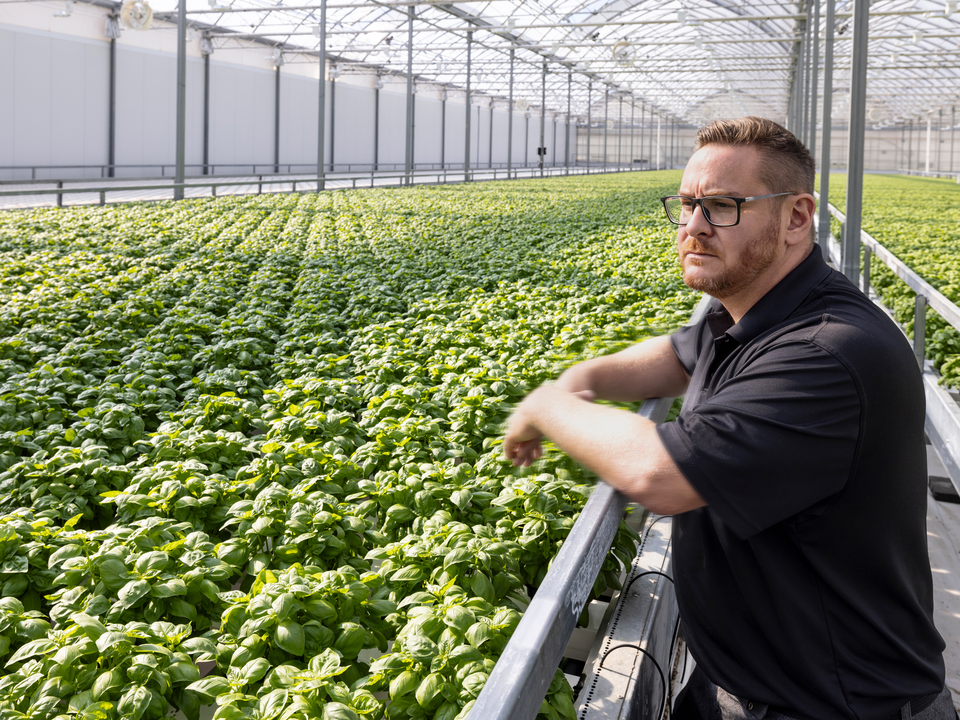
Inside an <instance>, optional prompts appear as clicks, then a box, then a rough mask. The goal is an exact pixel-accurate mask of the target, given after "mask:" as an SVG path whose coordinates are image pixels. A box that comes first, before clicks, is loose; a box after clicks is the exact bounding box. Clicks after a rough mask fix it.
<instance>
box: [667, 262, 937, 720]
mask: <svg viewBox="0 0 960 720" xmlns="http://www.w3.org/2000/svg"><path fill="white" fill-rule="evenodd" d="M672 341H673V348H674V350H675V352H676V353H677V357H678V358H679V359H680V362H681V363H682V364H683V366H684V368H685V369H686V370H687V372H688V373H689V374H690V375H691V376H692V378H691V381H690V386H689V388H688V390H687V395H686V399H685V401H684V406H683V410H682V412H681V413H680V416H679V417H678V418H677V420H676V421H675V422H672V423H667V424H664V425H661V426H660V427H659V433H660V437H661V439H662V440H663V443H664V445H665V446H666V448H667V450H668V451H669V453H670V455H671V456H672V457H673V459H674V461H675V462H676V464H677V466H678V467H679V468H680V470H681V471H682V472H683V474H684V476H685V477H686V478H687V480H689V481H690V483H691V484H692V485H693V487H694V488H696V490H697V492H699V493H700V495H701V496H702V497H703V499H704V500H705V501H706V502H707V505H706V507H703V508H700V509H697V510H692V511H690V512H686V513H682V514H681V515H678V516H676V517H675V519H674V536H673V540H674V557H675V573H676V574H675V580H676V586H677V595H678V600H679V604H680V614H681V617H682V619H683V624H684V630H685V635H686V638H687V641H688V642H689V645H690V649H691V651H692V653H693V656H694V658H695V659H696V660H697V662H698V664H699V665H700V666H701V667H702V668H703V670H704V672H705V673H706V675H707V677H709V678H710V679H711V680H712V681H713V682H714V683H715V684H717V685H719V686H720V687H722V688H724V689H725V690H727V691H728V692H731V693H733V694H735V695H737V696H739V697H742V698H747V699H750V700H753V701H756V702H759V703H765V704H768V705H773V706H775V707H777V708H779V709H780V710H781V711H783V712H786V713H789V714H791V715H795V716H797V717H801V718H811V719H812V720H833V719H835V718H836V719H837V720H839V719H841V718H842V719H844V720H847V719H849V718H864V719H874V718H885V717H888V716H890V715H892V714H895V713H896V712H897V711H898V709H899V708H900V707H901V705H903V703H904V701H905V700H906V699H908V698H912V697H917V696H921V695H925V694H928V693H934V692H938V691H939V690H940V689H941V688H942V687H943V678H944V667H943V660H942V655H941V654H942V651H943V648H944V643H943V640H942V639H941V638H940V635H939V633H938V632H937V630H936V628H935V627H934V624H933V619H932V610H933V590H932V581H931V574H930V562H929V559H928V556H927V539H926V507H927V496H926V450H925V441H924V435H923V420H924V393H923V385H922V381H921V377H920V372H919V369H918V367H917V362H916V359H915V358H914V356H913V352H912V350H911V348H910V346H909V344H908V343H907V340H906V338H904V336H903V334H902V333H901V331H900V330H899V328H897V327H896V325H895V324H894V323H893V322H892V321H891V320H889V319H888V318H887V317H886V316H885V315H884V314H883V313H882V312H881V311H880V310H879V309H878V308H876V307H875V306H874V305H873V303H871V302H870V301H869V300H868V299H867V298H866V297H865V296H864V295H863V294H862V293H861V292H860V291H859V290H858V289H857V288H856V287H854V286H853V285H852V284H851V283H850V282H849V281H848V280H847V279H846V278H845V277H844V276H843V275H842V274H840V273H838V272H837V271H835V270H832V269H831V268H829V267H828V266H827V265H826V264H825V263H824V261H823V258H822V255H821V253H820V248H819V246H815V247H814V248H813V251H812V252H811V254H810V255H809V256H808V257H807V258H806V259H805V260H804V261H803V262H802V263H801V264H800V265H799V266H798V267H797V268H795V269H794V270H793V271H792V272H791V273H790V274H789V275H788V276H787V277H786V278H784V280H783V281H781V282H780V284H778V285H777V286H776V287H775V288H773V289H772V290H771V291H770V292H769V293H767V294H766V295H765V296H764V297H763V298H762V299H761V300H760V301H759V302H758V303H757V304H756V305H754V306H753V307H752V308H751V309H750V310H749V311H748V312H747V314H746V315H744V316H743V318H741V320H740V322H739V323H737V324H734V323H733V321H732V318H731V317H730V315H729V314H728V313H727V312H726V310H724V309H723V307H722V305H721V304H720V303H719V302H718V301H716V300H715V301H714V302H713V303H712V305H711V312H710V313H708V314H707V316H706V317H705V318H704V320H703V321H701V322H700V323H698V324H696V325H693V326H690V327H687V328H684V329H682V330H680V331H679V332H677V333H676V334H675V335H673V337H672Z"/></svg>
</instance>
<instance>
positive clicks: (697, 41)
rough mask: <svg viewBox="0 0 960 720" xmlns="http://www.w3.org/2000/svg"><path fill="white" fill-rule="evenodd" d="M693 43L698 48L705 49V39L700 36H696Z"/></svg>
mask: <svg viewBox="0 0 960 720" xmlns="http://www.w3.org/2000/svg"><path fill="white" fill-rule="evenodd" d="M693 44H694V45H695V46H696V47H697V50H703V40H702V39H700V38H699V37H697V38H694V40H693Z"/></svg>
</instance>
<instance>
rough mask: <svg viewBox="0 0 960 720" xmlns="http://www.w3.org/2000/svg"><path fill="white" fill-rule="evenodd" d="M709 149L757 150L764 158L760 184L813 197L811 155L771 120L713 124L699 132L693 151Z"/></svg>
mask: <svg viewBox="0 0 960 720" xmlns="http://www.w3.org/2000/svg"><path fill="white" fill-rule="evenodd" d="M706 145H730V146H734V147H736V146H746V147H755V148H757V149H758V150H759V151H760V152H761V154H762V157H763V160H762V163H761V166H760V181H761V182H762V183H763V184H764V185H766V186H767V187H768V188H769V189H770V192H772V193H777V192H801V193H810V194H811V195H812V194H813V178H814V173H815V172H816V164H815V163H814V161H813V157H812V156H811V155H810V151H809V150H807V148H806V146H805V145H804V144H803V143H802V142H800V141H799V140H798V139H797V137H796V135H794V134H793V133H792V132H790V131H789V130H787V129H786V128H785V127H783V126H782V125H778V124H777V123H775V122H773V121H772V120H766V119H764V118H759V117H753V116H749V117H742V118H736V119H735V120H714V121H713V122H712V123H710V124H709V125H704V126H703V127H701V128H700V129H699V130H698V131H697V142H696V147H695V148H694V149H695V150H699V149H700V148H702V147H704V146H706Z"/></svg>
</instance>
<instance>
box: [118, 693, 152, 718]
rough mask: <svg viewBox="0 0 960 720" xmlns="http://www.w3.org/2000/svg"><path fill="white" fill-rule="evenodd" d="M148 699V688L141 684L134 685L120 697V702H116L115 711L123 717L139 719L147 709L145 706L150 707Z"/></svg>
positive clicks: (149, 695)
mask: <svg viewBox="0 0 960 720" xmlns="http://www.w3.org/2000/svg"><path fill="white" fill-rule="evenodd" d="M150 699H151V692H150V690H148V689H147V688H145V687H144V686H143V685H134V686H133V687H131V688H130V689H129V690H127V691H126V692H125V693H124V694H123V697H121V698H120V702H119V703H118V704H117V711H118V712H119V713H120V716H121V717H123V718H130V720H140V718H141V717H142V716H143V714H144V713H145V712H146V711H147V708H148V707H150Z"/></svg>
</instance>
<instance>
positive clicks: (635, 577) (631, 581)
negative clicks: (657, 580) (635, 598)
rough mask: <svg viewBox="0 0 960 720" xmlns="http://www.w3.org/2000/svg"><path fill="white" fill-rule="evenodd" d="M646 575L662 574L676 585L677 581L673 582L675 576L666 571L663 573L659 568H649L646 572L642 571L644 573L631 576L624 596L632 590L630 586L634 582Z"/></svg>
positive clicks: (624, 590)
mask: <svg viewBox="0 0 960 720" xmlns="http://www.w3.org/2000/svg"><path fill="white" fill-rule="evenodd" d="M644 575H660V576H662V577H665V578H666V579H667V580H669V581H670V582H672V583H673V584H674V585H676V583H675V582H673V578H672V577H670V576H669V575H667V574H666V573H662V572H660V571H659V570H647V571H646V572H642V573H640V574H639V575H634V576H633V577H632V578H630V582H628V583H627V586H626V587H625V588H624V589H623V594H624V596H626V594H627V593H628V592H630V587H631V586H632V585H633V583H634V582H635V581H636V580H639V579H640V578H642V577H643V576H644Z"/></svg>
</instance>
